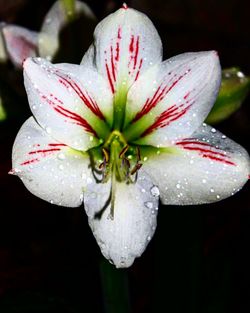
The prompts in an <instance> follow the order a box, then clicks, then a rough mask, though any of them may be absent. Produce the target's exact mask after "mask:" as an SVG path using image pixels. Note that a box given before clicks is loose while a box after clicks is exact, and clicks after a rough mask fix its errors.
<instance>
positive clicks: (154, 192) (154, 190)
mask: <svg viewBox="0 0 250 313" xmlns="http://www.w3.org/2000/svg"><path fill="white" fill-rule="evenodd" d="M150 192H151V194H152V196H153V197H158V196H159V195H160V191H159V188H158V187H157V186H153V187H152V188H151V189H150Z"/></svg>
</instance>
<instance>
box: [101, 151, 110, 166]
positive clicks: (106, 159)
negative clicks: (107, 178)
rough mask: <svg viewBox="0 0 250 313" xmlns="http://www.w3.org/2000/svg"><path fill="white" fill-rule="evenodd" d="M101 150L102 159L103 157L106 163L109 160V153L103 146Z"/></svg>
mask: <svg viewBox="0 0 250 313" xmlns="http://www.w3.org/2000/svg"><path fill="white" fill-rule="evenodd" d="M102 152H103V154H104V159H105V161H106V163H108V161H109V153H108V151H107V150H106V149H105V148H102Z"/></svg>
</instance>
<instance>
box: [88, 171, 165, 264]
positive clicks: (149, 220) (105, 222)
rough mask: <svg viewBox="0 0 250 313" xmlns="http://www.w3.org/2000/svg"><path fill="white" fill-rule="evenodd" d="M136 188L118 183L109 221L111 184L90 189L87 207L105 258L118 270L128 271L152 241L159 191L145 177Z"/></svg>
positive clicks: (140, 178)
mask: <svg viewBox="0 0 250 313" xmlns="http://www.w3.org/2000/svg"><path fill="white" fill-rule="evenodd" d="M140 174H141V175H139V176H138V179H137V181H136V183H135V184H126V183H118V182H116V186H115V203H114V217H113V219H111V218H110V196H111V195H110V188H111V187H110V181H109V182H107V183H104V184H103V183H99V184H97V183H94V184H90V185H88V187H87V189H86V193H85V195H84V205H85V210H86V212H87V215H88V218H89V225H90V227H91V229H92V231H93V234H94V236H95V238H96V240H97V243H98V244H99V246H100V248H101V251H102V253H103V255H104V256H105V257H106V258H107V259H108V260H109V261H110V262H112V263H114V264H115V266H116V267H129V266H130V265H132V263H133V262H134V259H135V258H136V257H139V256H140V255H141V254H142V253H143V251H144V250H145V248H146V246H147V244H148V243H149V241H150V240H151V238H152V236H153V234H154V231H155V228H156V217H157V210H158V196H159V191H158V188H157V187H156V186H153V185H152V183H151V181H150V180H149V179H148V177H147V175H146V174H142V172H141V173H140Z"/></svg>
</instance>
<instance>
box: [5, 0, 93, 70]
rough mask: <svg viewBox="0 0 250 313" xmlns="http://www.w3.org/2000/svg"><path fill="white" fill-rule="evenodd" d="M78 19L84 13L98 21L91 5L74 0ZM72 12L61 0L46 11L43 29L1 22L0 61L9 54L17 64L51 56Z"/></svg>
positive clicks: (18, 66) (85, 17)
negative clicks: (34, 29)
mask: <svg viewBox="0 0 250 313" xmlns="http://www.w3.org/2000/svg"><path fill="white" fill-rule="evenodd" d="M74 13H75V19H76V18H79V17H81V18H82V19H83V20H84V21H85V22H86V23H90V22H91V21H95V16H94V15H93V13H92V11H91V10H90V8H89V7H88V6H87V5H86V4H85V3H83V2H81V1H76V2H75V12H74ZM70 14H71V15H72V12H70V11H69V10H66V8H65V7H64V5H63V2H62V1H61V0H58V1H56V2H55V3H54V4H53V6H52V7H51V9H50V10H49V12H48V13H47V14H46V16H45V18H44V21H43V23H42V27H41V30H40V32H35V31H31V30H29V29H27V28H24V27H21V26H18V25H12V24H5V23H1V24H0V62H6V61H7V59H8V58H9V59H10V60H11V61H12V63H13V64H14V65H15V66H16V67H17V68H22V63H23V61H24V60H25V59H26V58H27V57H34V56H41V57H43V58H47V59H48V60H51V59H53V58H54V56H55V55H56V53H57V52H58V49H59V43H60V33H61V31H62V30H63V28H64V27H65V26H66V25H67V24H69V22H70V21H71V18H69V17H70Z"/></svg>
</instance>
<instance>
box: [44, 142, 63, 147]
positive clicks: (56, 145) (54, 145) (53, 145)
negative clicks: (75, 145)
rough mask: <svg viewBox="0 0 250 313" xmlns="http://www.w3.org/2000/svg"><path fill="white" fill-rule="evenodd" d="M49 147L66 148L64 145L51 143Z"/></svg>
mask: <svg viewBox="0 0 250 313" xmlns="http://www.w3.org/2000/svg"><path fill="white" fill-rule="evenodd" d="M48 146H50V147H65V146H66V145H65V144H64V143H49V144H48Z"/></svg>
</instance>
